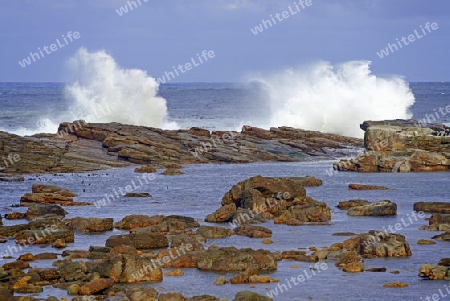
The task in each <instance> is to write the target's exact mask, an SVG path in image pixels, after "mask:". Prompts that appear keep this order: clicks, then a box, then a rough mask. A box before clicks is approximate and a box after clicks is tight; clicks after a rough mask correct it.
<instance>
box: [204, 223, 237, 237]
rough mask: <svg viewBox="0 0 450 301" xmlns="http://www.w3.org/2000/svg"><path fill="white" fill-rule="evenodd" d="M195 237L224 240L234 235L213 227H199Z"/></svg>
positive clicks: (232, 232)
mask: <svg viewBox="0 0 450 301" xmlns="http://www.w3.org/2000/svg"><path fill="white" fill-rule="evenodd" d="M196 234H197V235H201V236H203V237H204V238H206V239H211V238H226V237H229V236H231V235H234V231H233V230H231V229H227V228H220V227H214V226H200V227H199V228H198V229H197V232H196Z"/></svg>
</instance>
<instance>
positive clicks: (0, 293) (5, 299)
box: [0, 288, 16, 301]
mask: <svg viewBox="0 0 450 301" xmlns="http://www.w3.org/2000/svg"><path fill="white" fill-rule="evenodd" d="M0 300H2V301H15V300H16V298H14V296H13V295H12V294H11V293H10V292H8V291H7V290H5V289H3V288H0Z"/></svg>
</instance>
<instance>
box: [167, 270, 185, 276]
mask: <svg viewBox="0 0 450 301" xmlns="http://www.w3.org/2000/svg"><path fill="white" fill-rule="evenodd" d="M165 275H166V276H184V272H183V271H182V270H180V269H177V270H173V271H168V272H166V273H165Z"/></svg>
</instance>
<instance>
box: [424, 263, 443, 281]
mask: <svg viewBox="0 0 450 301" xmlns="http://www.w3.org/2000/svg"><path fill="white" fill-rule="evenodd" d="M419 277H422V278H425V279H429V280H450V267H449V266H446V265H436V266H435V265H432V264H423V265H422V266H421V267H420V269H419Z"/></svg>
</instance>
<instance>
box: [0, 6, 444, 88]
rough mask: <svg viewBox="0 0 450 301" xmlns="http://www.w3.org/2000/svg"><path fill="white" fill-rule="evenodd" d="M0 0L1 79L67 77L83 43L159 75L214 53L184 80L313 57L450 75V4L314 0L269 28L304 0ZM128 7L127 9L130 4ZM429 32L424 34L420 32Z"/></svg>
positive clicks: (424, 77) (409, 75) (422, 77)
mask: <svg viewBox="0 0 450 301" xmlns="http://www.w3.org/2000/svg"><path fill="white" fill-rule="evenodd" d="M139 1H140V3H141V5H139V3H138V0H135V2H136V3H137V5H138V6H139V7H137V8H134V9H133V10H132V11H129V12H128V13H124V14H123V15H122V16H119V14H118V13H117V12H116V10H118V9H120V7H122V6H125V5H127V1H126V0H1V2H0V38H1V45H2V47H0V81H36V82H43V81H64V80H65V79H67V74H66V71H65V70H66V69H65V67H64V66H65V62H66V61H67V59H68V58H69V57H71V56H72V55H74V53H75V52H76V51H77V50H78V49H79V48H80V47H86V48H87V49H88V50H89V51H94V50H100V49H104V50H106V52H107V53H109V54H111V55H113V56H114V58H115V59H116V61H117V62H118V63H119V64H120V65H121V66H122V67H124V68H138V69H142V70H145V71H147V73H148V74H149V75H151V76H153V77H160V76H162V75H163V74H164V72H165V71H171V70H172V66H174V65H178V64H183V65H184V64H185V63H187V62H189V61H190V60H191V58H196V54H197V53H201V51H203V50H213V51H214V53H215V57H214V58H213V59H210V60H209V61H208V62H207V63H204V64H202V65H201V66H198V67H197V68H193V69H192V70H191V71H189V72H186V73H185V74H182V75H181V76H179V77H177V78H176V81H179V82H193V81H195V82H202V81H213V82H221V81H240V80H242V78H243V77H245V76H246V75H247V74H248V73H252V72H265V73H270V72H273V71H277V70H281V69H284V68H286V67H294V66H299V65H303V64H307V63H310V62H313V61H316V60H326V61H330V62H332V63H339V62H345V61H350V60H370V61H372V70H373V72H374V73H375V74H377V75H382V76H385V75H389V74H399V75H403V76H405V77H406V79H407V80H409V81H450V76H449V71H448V68H449V66H450V64H449V57H450V51H449V49H450V47H449V46H450V29H449V26H450V1H448V0H428V1H423V0H312V5H311V6H309V7H306V6H305V8H304V9H302V8H301V6H299V7H300V8H301V11H300V12H299V13H297V14H295V15H292V14H291V13H289V16H288V18H286V19H284V20H283V21H282V22H280V21H277V24H276V25H274V26H273V27H270V28H268V29H264V31H263V32H261V33H259V34H257V35H254V34H253V33H252V32H251V30H250V29H251V28H254V27H255V26H257V25H259V24H260V23H261V20H262V19H265V20H268V19H269V15H273V16H274V15H275V14H276V13H282V12H283V11H289V9H288V7H289V6H291V8H292V9H293V10H294V11H295V10H296V9H295V5H294V2H299V0H292V1H286V0H189V1H187V0H147V2H144V1H146V0H139ZM128 10H129V7H128ZM427 22H431V23H433V22H436V23H437V24H438V26H439V28H438V29H437V30H432V32H431V33H429V34H428V35H426V36H423V37H422V38H420V39H416V40H415V41H414V42H412V43H410V44H409V45H407V46H403V48H401V49H399V50H398V51H395V52H393V53H390V54H389V56H387V57H385V58H383V59H380V58H379V56H378V55H377V52H379V51H380V50H381V49H383V48H385V47H387V44H388V43H395V42H396V38H399V39H401V38H402V36H404V37H407V36H408V35H410V34H414V30H417V31H418V32H419V34H421V33H422V32H421V29H420V26H421V25H422V26H425V24H426V23H427ZM69 31H72V32H75V31H78V32H79V33H80V38H79V39H73V41H72V42H70V41H68V43H67V45H64V47H62V48H60V47H59V46H58V48H57V49H56V48H54V49H56V50H55V51H54V52H51V53H50V54H45V57H43V58H41V59H40V60H37V61H36V62H33V63H31V64H30V65H29V66H27V67H25V68H22V67H21V66H20V65H19V63H18V62H19V61H22V60H23V59H25V58H27V57H28V56H29V54H30V52H37V51H38V47H40V48H41V49H43V47H44V46H48V47H49V46H50V45H51V44H53V43H55V41H56V39H57V38H60V42H61V43H62V44H65V43H64V42H63V40H62V37H61V36H62V35H63V34H64V35H67V33H68V32H69ZM421 35H423V34H421Z"/></svg>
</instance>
